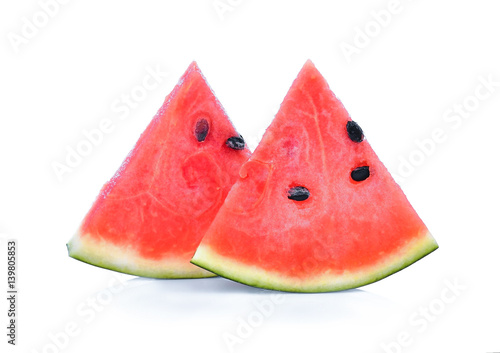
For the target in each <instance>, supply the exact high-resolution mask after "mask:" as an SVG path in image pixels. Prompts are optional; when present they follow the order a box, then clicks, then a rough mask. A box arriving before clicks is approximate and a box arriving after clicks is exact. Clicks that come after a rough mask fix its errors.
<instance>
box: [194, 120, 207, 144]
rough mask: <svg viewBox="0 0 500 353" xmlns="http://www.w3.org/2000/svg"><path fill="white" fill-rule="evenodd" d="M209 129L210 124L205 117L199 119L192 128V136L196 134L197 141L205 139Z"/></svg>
mask: <svg viewBox="0 0 500 353" xmlns="http://www.w3.org/2000/svg"><path fill="white" fill-rule="evenodd" d="M209 129H210V125H209V124H208V121H207V119H200V120H198V121H197V122H196V127H195V128H194V136H196V139H197V140H198V142H203V141H205V139H206V138H207V135H208V130H209Z"/></svg>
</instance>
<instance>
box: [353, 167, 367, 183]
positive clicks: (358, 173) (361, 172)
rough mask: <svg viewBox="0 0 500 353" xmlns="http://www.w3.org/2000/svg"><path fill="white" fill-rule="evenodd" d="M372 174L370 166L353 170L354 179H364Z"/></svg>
mask: <svg viewBox="0 0 500 353" xmlns="http://www.w3.org/2000/svg"><path fill="white" fill-rule="evenodd" d="M369 176H370V167H368V166H364V167H359V168H356V169H354V170H353V171H352V172H351V178H352V180H354V181H363V180H365V179H367V178H368V177H369Z"/></svg>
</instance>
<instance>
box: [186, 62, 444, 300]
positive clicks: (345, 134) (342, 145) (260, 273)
mask: <svg viewBox="0 0 500 353" xmlns="http://www.w3.org/2000/svg"><path fill="white" fill-rule="evenodd" d="M437 247H438V246H437V243H436V242H435V240H434V238H433V237H432V236H431V235H430V233H429V231H428V230H427V228H426V226H425V225H424V223H423V222H422V220H421V219H420V218H419V216H418V215H417V213H416V212H415V211H414V209H413V208H412V206H411V205H410V203H409V202H408V200H407V198H406V197H405V195H404V193H403V192H402V190H401V189H400V187H399V186H398V185H397V184H396V182H395V181H394V180H393V178H392V177H391V175H390V174H389V172H388V171H387V169H386V168H385V166H384V165H383V164H382V162H381V161H380V160H379V158H378V157H377V156H376V154H375V153H374V151H373V150H372V148H371V147H370V145H369V144H368V142H367V141H366V140H365V139H364V135H363V132H362V130H361V128H360V127H359V125H357V124H356V123H355V122H353V121H352V120H351V118H350V117H349V115H348V113H347V111H346V110H345V108H344V106H343V105H342V103H341V102H340V101H339V100H338V99H337V98H336V97H335V95H334V94H333V92H332V91H331V90H330V88H329V86H328V84H327V83H326V81H325V79H324V78H323V77H322V76H321V74H320V73H319V72H318V70H317V69H316V68H315V67H314V65H313V64H312V62H310V61H308V62H307V63H306V64H305V65H304V67H303V69H302V70H301V72H300V73H299V75H298V77H297V79H296V80H295V81H294V83H293V85H292V87H291V88H290V90H289V92H288V94H287V96H286V97H285V99H284V101H283V103H282V104H281V107H280V110H279V112H278V113H277V115H276V117H275V118H274V120H273V122H272V123H271V125H270V126H269V128H268V129H267V131H266V132H265V134H264V136H263V138H262V141H261V142H260V144H259V145H258V147H257V149H256V150H255V152H254V153H253V154H252V156H251V157H250V159H249V160H248V161H247V162H246V163H245V164H244V165H243V166H242V168H241V170H240V178H239V180H238V181H237V182H236V184H235V185H234V186H233V188H232V189H231V191H230V193H229V195H228V196H227V198H226V200H225V202H224V204H223V206H222V207H221V208H220V210H219V213H218V214H217V216H216V218H215V220H214V222H213V223H212V225H211V226H210V228H209V229H208V231H207V233H206V234H205V236H204V238H203V240H202V241H201V243H200V246H199V247H198V249H197V251H196V253H195V255H194V257H193V259H192V260H191V261H192V262H193V263H194V264H196V265H198V266H200V267H203V268H205V269H208V270H209V271H212V272H214V273H216V274H218V275H221V276H224V277H227V278H229V279H232V280H235V281H238V282H242V283H245V284H248V285H252V286H257V287H262V288H269V289H276V290H283V291H294V292H325V291H336V290H343V289H349V288H355V287H359V286H362V285H365V284H368V283H372V282H374V281H377V280H380V279H382V278H384V277H386V276H388V275H390V274H392V273H394V272H397V271H399V270H401V269H402V268H404V267H406V266H408V265H410V264H412V263H413V262H415V261H417V260H418V259H420V258H422V257H423V256H425V255H427V254H428V253H430V252H432V251H433V250H435V249H437Z"/></svg>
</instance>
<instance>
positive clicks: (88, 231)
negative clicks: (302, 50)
mask: <svg viewBox="0 0 500 353" xmlns="http://www.w3.org/2000/svg"><path fill="white" fill-rule="evenodd" d="M228 139H238V140H241V141H240V144H239V145H238V146H237V148H235V147H234V146H232V145H231V144H230V143H228V142H227V141H228ZM242 141H243V140H242V138H241V137H240V135H239V134H238V133H237V132H236V130H235V129H234V127H233V125H232V124H231V122H230V121H229V119H228V117H227V115H226V113H225V112H224V110H223V108H222V106H221V104H220V103H219V101H218V100H217V98H216V97H215V96H214V94H213V92H212V91H211V89H210V87H209V86H208V84H207V83H206V81H205V79H204V77H203V75H202V74H201V71H200V70H199V68H198V66H197V65H196V63H194V62H193V63H192V64H191V65H190V67H189V68H188V70H187V71H186V72H185V73H184V75H183V76H182V77H181V79H180V81H179V83H178V84H177V86H176V87H175V88H174V90H173V91H172V92H171V93H170V95H169V96H167V98H166V99H165V102H164V104H163V105H162V107H161V108H160V110H159V111H158V113H157V114H156V116H155V117H154V118H153V120H152V121H151V123H150V124H149V125H148V127H147V128H146V130H145V131H144V132H143V134H142V135H141V137H140V138H139V140H138V142H137V144H136V145H135V147H134V149H133V150H132V151H131V152H130V153H129V155H128V156H127V158H126V159H125V161H124V162H123V164H122V166H121V167H120V168H119V170H118V171H117V172H116V174H115V175H114V176H113V178H112V179H111V180H110V181H109V182H107V183H106V184H105V185H104V186H103V188H102V189H101V192H100V194H99V196H98V197H97V199H96V201H95V202H94V204H93V205H92V207H91V209H90V211H89V212H88V214H87V215H86V217H85V218H84V220H83V222H82V224H81V226H80V228H79V230H78V231H77V233H76V235H75V236H74V237H73V238H72V239H71V240H70V242H69V243H68V251H69V255H70V256H71V257H73V258H76V259H78V260H81V261H84V262H87V263H90V264H92V265H96V266H100V267H104V268H108V269H112V270H115V271H119V272H124V273H129V274H133V275H138V276H145V277H156V278H189V277H191V278H194V277H209V276H214V274H212V273H210V272H208V271H205V270H203V269H201V268H199V267H197V266H194V265H193V264H191V263H190V259H191V257H192V256H193V254H194V251H195V249H196V247H197V246H198V244H199V242H200V240H201V238H202V236H203V234H204V233H205V231H206V230H207V228H208V226H209V225H210V223H211V222H212V220H213V219H214V217H215V215H216V213H217V211H218V209H219V207H220V206H221V205H222V203H223V201H224V199H225V197H226V195H227V193H228V192H229V189H230V188H231V186H232V185H233V183H234V182H235V181H236V180H237V178H238V170H239V168H240V167H241V165H242V164H243V162H245V161H246V160H247V159H248V157H249V156H250V151H249V150H248V148H246V147H245V145H244V142H242Z"/></svg>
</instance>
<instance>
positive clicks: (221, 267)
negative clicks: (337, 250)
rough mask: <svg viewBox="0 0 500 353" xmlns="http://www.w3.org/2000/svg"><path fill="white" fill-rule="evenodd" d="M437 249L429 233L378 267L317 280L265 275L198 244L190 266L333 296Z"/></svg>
mask: <svg viewBox="0 0 500 353" xmlns="http://www.w3.org/2000/svg"><path fill="white" fill-rule="evenodd" d="M437 248H438V245H437V243H436V241H435V240H434V238H433V237H432V235H431V234H430V233H429V232H427V231H426V232H425V233H423V234H420V235H419V236H418V237H416V238H415V239H413V240H412V241H411V242H408V243H407V244H406V245H405V246H404V247H402V248H401V249H400V250H399V251H398V252H397V253H395V254H392V255H389V256H387V257H386V258H384V259H383V260H382V261H380V262H379V263H378V264H376V265H374V266H371V267H369V268H368V267H367V268H364V269H361V270H358V271H353V272H348V271H345V272H343V273H341V274H334V273H324V274H322V275H320V276H314V277H308V278H305V279H300V278H297V277H289V276H284V275H283V274H280V273H278V272H271V271H267V270H265V269H263V268H260V267H259V266H257V265H247V264H244V263H241V262H238V261H235V260H233V259H230V258H227V257H224V256H221V255H219V254H217V253H216V252H215V251H213V250H212V249H211V248H210V246H209V245H205V244H203V243H202V244H201V245H200V246H199V247H198V249H197V250H196V253H195V255H194V257H193V259H192V260H191V262H192V263H194V264H195V265H198V266H200V267H202V268H205V269H207V270H209V271H212V272H213V273H216V274H218V275H220V276H222V277H226V278H228V279H231V280H234V281H237V282H240V283H243V284H247V285H250V286H254V287H260V288H266V289H274V290H280V291H286V292H313V293H314V292H333V291H339V290H346V289H351V288H357V287H361V286H364V285H366V284H370V283H373V282H376V281H378V280H381V279H383V278H385V277H387V276H389V275H391V274H393V273H395V272H398V271H400V270H402V269H403V268H405V267H407V266H409V265H411V264H412V263H414V262H415V261H417V260H419V259H421V258H422V257H424V256H426V255H427V254H429V253H431V252H432V251H434V250H436V249H437Z"/></svg>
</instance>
